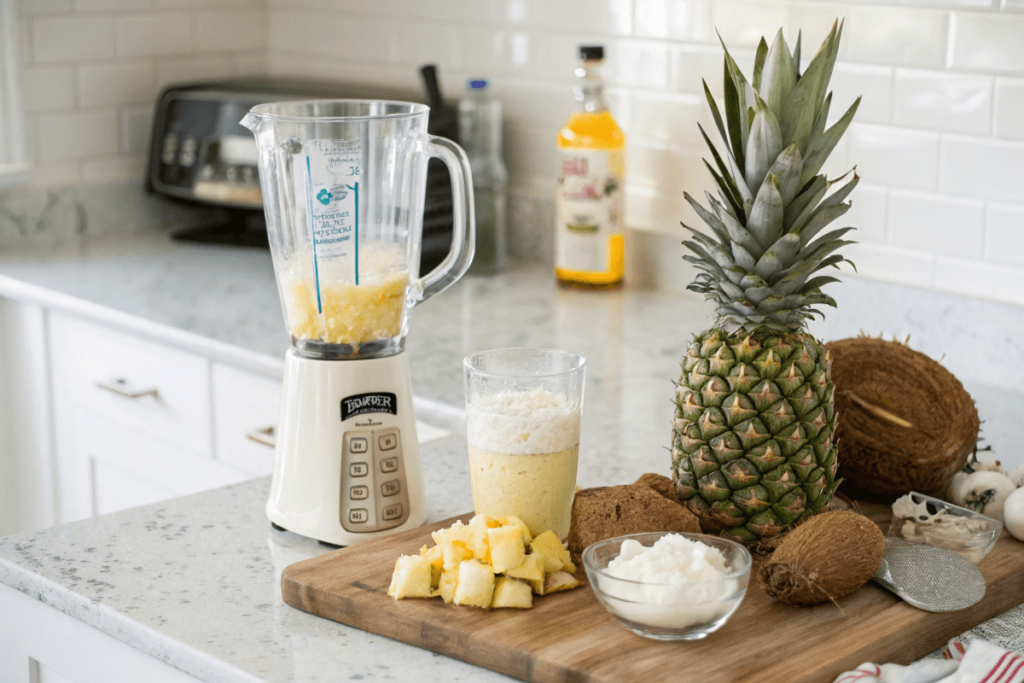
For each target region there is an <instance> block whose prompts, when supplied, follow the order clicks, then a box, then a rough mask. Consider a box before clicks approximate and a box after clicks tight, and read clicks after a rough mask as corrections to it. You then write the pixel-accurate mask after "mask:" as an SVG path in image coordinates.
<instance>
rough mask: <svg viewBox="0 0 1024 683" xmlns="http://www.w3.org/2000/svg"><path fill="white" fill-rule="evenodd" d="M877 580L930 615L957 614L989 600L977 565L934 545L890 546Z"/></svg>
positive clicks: (887, 547)
mask: <svg viewBox="0 0 1024 683" xmlns="http://www.w3.org/2000/svg"><path fill="white" fill-rule="evenodd" d="M874 579H875V581H877V582H878V583H879V584H880V585H882V586H883V587H884V588H886V589H888V590H890V591H892V592H893V593H895V594H896V595H898V596H900V597H901V598H903V599H904V600H905V601H906V602H908V603H909V604H911V605H913V606H914V607H917V608H918V609H923V610H925V611H927V612H954V611H956V610H958V609H964V608H967V607H970V606H971V605H974V604H976V603H977V602H978V601H980V600H981V599H982V598H983V597H985V577H984V576H982V574H981V570H980V569H978V568H977V567H976V566H975V565H974V563H973V562H971V561H970V560H968V559H967V558H965V557H962V556H960V555H958V554H956V553H955V552H953V551H952V550H947V549H946V548H938V547H936V546H933V545H900V544H889V543H887V544H886V548H885V554H884V555H883V556H882V563H881V564H880V565H879V566H878V571H876V572H875V576H874Z"/></svg>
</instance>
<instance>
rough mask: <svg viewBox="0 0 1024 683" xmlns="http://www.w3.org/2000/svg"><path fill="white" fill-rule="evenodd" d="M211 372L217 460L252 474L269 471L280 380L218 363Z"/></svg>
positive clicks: (278, 409)
mask: <svg viewBox="0 0 1024 683" xmlns="http://www.w3.org/2000/svg"><path fill="white" fill-rule="evenodd" d="M212 374H213V416H214V417H213V419H214V426H213V432H214V443H215V444H216V452H217V460H219V461H220V462H222V463H223V464H225V465H227V466H229V467H233V468H235V469H238V470H239V471H242V472H247V473H249V474H253V475H260V474H270V473H271V472H273V470H274V445H273V444H274V437H275V430H276V427H277V420H278V413H279V412H280V406H281V382H280V381H278V380H273V379H270V378H268V377H264V376H262V375H256V374H253V373H251V372H246V371H244V370H238V369H236V368H231V367H227V366H224V365H219V364H216V363H215V364H214V365H213V373H212Z"/></svg>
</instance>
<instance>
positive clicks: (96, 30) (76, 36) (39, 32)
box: [32, 16, 114, 62]
mask: <svg viewBox="0 0 1024 683" xmlns="http://www.w3.org/2000/svg"><path fill="white" fill-rule="evenodd" d="M32 48H33V52H32V57H33V59H35V60H36V61H37V62H59V61H68V60H76V59H104V58H106V57H113V56H114V20H113V19H111V18H110V17H92V16H69V17H64V16H59V17H36V18H34V19H33V20H32Z"/></svg>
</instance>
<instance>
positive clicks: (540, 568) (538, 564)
mask: <svg viewBox="0 0 1024 683" xmlns="http://www.w3.org/2000/svg"><path fill="white" fill-rule="evenodd" d="M505 576H508V577H510V578H513V579H523V580H524V581H530V582H531V583H532V582H534V581H537V582H539V583H538V585H539V586H543V585H544V556H543V555H541V554H540V553H533V554H532V555H527V556H526V557H524V558H523V561H522V562H521V563H520V564H519V566H518V567H515V568H513V569H509V570H508V571H506V572H505Z"/></svg>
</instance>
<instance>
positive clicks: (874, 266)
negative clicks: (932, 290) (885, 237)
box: [840, 242, 935, 287]
mask: <svg viewBox="0 0 1024 683" xmlns="http://www.w3.org/2000/svg"><path fill="white" fill-rule="evenodd" d="M843 255H844V256H846V258H848V259H849V260H851V261H853V263H854V264H855V265H856V266H857V271H856V274H857V275H859V276H861V277H867V278H871V279H872V280H885V281H887V282H897V283H900V284H905V285H915V286H918V287H928V286H930V285H931V284H932V273H933V271H934V269H935V256H934V255H932V254H929V253H922V252H920V251H914V250H911V249H901V248H899V247H893V246H889V245H886V244H870V243H864V242H862V243H859V244H851V245H850V246H848V247H845V248H844V249H843ZM846 268H847V266H843V269H844V270H845V269H846ZM852 274H853V273H852V272H847V273H846V274H845V275H841V276H840V277H848V276H850V275H852Z"/></svg>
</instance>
